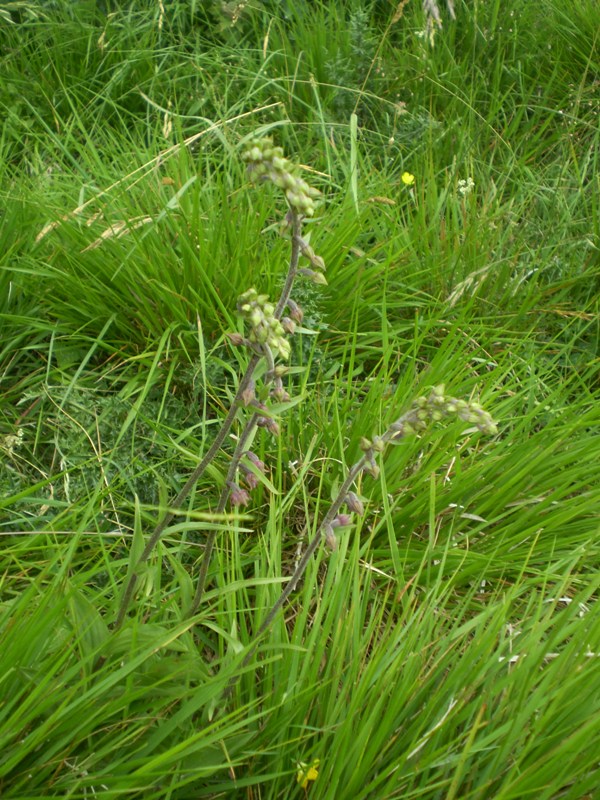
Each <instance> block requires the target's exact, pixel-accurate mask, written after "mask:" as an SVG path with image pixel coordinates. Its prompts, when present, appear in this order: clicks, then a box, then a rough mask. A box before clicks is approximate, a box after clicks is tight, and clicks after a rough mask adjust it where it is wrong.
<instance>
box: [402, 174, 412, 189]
mask: <svg viewBox="0 0 600 800" xmlns="http://www.w3.org/2000/svg"><path fill="white" fill-rule="evenodd" d="M414 182H415V176H414V175H411V174H410V172H403V173H402V183H403V184H404V185H405V186H412V185H413V183H414Z"/></svg>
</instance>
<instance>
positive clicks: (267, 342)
mask: <svg viewBox="0 0 600 800" xmlns="http://www.w3.org/2000/svg"><path fill="white" fill-rule="evenodd" d="M237 307H238V311H239V313H240V315H241V316H242V317H243V318H244V319H245V320H246V321H247V322H248V324H249V326H250V333H249V334H248V341H249V342H251V343H252V344H257V345H260V346H261V348H265V347H266V348H269V350H271V351H273V352H276V353H279V355H280V357H281V358H283V359H284V360H287V359H288V358H289V357H290V350H291V347H290V343H289V342H288V340H287V339H286V336H285V330H284V327H283V325H282V324H281V322H280V321H279V320H278V319H277V317H276V316H275V306H274V305H273V303H270V302H269V298H268V296H267V295H266V294H259V293H258V292H257V291H256V289H248V291H247V292H244V294H242V295H240V297H239V299H238V304H237ZM230 339H231V340H232V342H233V343H234V344H235V343H238V341H239V343H241V341H242V340H241V339H240V340H238V338H235V335H234V336H230Z"/></svg>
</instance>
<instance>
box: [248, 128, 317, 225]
mask: <svg viewBox="0 0 600 800" xmlns="http://www.w3.org/2000/svg"><path fill="white" fill-rule="evenodd" d="M242 158H243V159H244V161H247V162H248V171H249V172H250V174H251V175H252V177H254V178H259V179H262V180H270V181H272V182H273V183H274V184H275V186H277V187H279V188H280V189H281V190H282V191H283V192H284V193H285V197H286V199H287V201H288V203H289V204H290V207H291V208H292V209H293V210H294V211H296V212H297V213H298V214H303V215H304V216H306V217H312V216H313V214H314V213H315V200H316V199H317V198H318V197H320V195H321V192H320V191H319V190H318V189H314V188H313V187H312V186H309V185H308V183H306V181H305V180H303V179H302V178H300V177H299V175H298V174H297V171H298V170H297V167H295V166H294V165H293V164H292V163H291V162H290V161H288V159H287V158H284V155H283V149H282V148H281V147H275V146H274V145H273V140H272V139H269V138H264V139H254V140H253V141H252V142H250V145H249V147H248V149H247V150H246V151H245V153H244V154H243V156H242Z"/></svg>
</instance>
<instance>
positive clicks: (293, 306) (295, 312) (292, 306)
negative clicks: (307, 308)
mask: <svg viewBox="0 0 600 800" xmlns="http://www.w3.org/2000/svg"><path fill="white" fill-rule="evenodd" d="M287 305H288V308H289V310H290V317H291V318H292V319H293V320H294V321H295V322H297V323H298V324H300V323H301V322H302V320H303V319H304V311H302V309H301V308H300V306H299V305H298V303H295V302H294V301H293V300H291V299H290V300H288V302H287Z"/></svg>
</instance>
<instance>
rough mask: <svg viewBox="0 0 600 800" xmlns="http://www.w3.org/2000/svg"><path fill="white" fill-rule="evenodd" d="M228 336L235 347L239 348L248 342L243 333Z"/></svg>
mask: <svg viewBox="0 0 600 800" xmlns="http://www.w3.org/2000/svg"><path fill="white" fill-rule="evenodd" d="M226 336H227V338H228V339H229V341H230V342H231V344H232V345H233V346H234V347H239V346H240V345H241V344H244V343H245V341H246V340H245V339H244V337H243V336H242V334H241V333H227V334H226Z"/></svg>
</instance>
